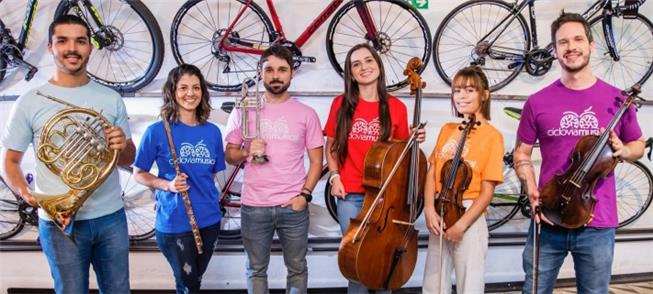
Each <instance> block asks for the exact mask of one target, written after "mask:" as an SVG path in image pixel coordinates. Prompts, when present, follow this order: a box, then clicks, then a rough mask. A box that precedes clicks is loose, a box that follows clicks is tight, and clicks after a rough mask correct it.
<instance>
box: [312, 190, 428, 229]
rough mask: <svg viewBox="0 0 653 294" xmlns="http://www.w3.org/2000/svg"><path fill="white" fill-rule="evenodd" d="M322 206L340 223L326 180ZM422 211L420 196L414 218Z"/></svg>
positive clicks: (422, 198)
mask: <svg viewBox="0 0 653 294" xmlns="http://www.w3.org/2000/svg"><path fill="white" fill-rule="evenodd" d="M324 204H325V205H326V209H327V211H328V212H329V215H330V216H331V218H332V219H333V220H334V221H335V222H336V223H340V221H338V204H337V200H336V197H334V196H331V184H330V183H329V181H328V180H327V183H326V185H325V186H324ZM423 211H424V197H423V196H422V195H420V196H418V198H417V215H416V216H415V219H417V218H419V216H420V215H422V212H423Z"/></svg>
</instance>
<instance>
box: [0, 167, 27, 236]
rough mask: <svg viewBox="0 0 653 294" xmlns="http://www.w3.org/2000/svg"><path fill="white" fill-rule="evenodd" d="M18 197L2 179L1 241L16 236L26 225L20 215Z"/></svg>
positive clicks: (0, 182) (0, 201) (0, 198)
mask: <svg viewBox="0 0 653 294" xmlns="http://www.w3.org/2000/svg"><path fill="white" fill-rule="evenodd" d="M18 197H19V196H18V195H16V194H14V192H13V191H11V189H9V187H7V185H6V184H5V180H4V179H3V178H1V177H0V240H6V239H9V238H11V237H13V236H15V235H16V234H18V232H20V230H22V229H23V226H24V225H25V220H23V218H21V217H20V214H19V213H18V203H19V202H18V199H19V198H18Z"/></svg>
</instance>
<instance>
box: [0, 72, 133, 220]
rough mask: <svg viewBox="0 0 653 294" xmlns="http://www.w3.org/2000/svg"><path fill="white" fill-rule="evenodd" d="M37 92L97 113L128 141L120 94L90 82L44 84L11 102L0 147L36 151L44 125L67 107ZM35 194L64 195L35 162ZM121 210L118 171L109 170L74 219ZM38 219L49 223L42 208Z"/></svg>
mask: <svg viewBox="0 0 653 294" xmlns="http://www.w3.org/2000/svg"><path fill="white" fill-rule="evenodd" d="M37 91H40V92H41V93H43V94H45V95H50V96H54V97H56V98H58V99H61V100H63V101H65V102H68V103H72V104H73V105H76V106H79V107H84V108H90V109H93V110H95V111H97V112H101V114H102V116H104V118H106V119H107V120H108V121H109V122H110V123H111V124H112V125H114V126H116V127H120V128H122V130H123V132H124V133H125V137H127V139H129V138H131V132H130V131H129V124H128V123H127V110H126V108H125V104H124V103H123V101H122V98H121V97H120V95H119V94H118V93H117V92H116V91H114V90H111V89H110V88H107V87H105V86H102V85H100V84H98V83H96V82H94V81H89V82H88V83H87V84H86V85H83V86H80V87H75V88H66V87H60V86H56V85H53V84H50V83H46V84H45V85H43V86H40V87H37V88H35V89H32V90H30V91H28V92H26V93H25V94H23V95H21V96H20V97H19V98H18V100H16V102H15V103H14V105H13V107H12V109H11V113H10V114H9V119H8V120H7V125H6V126H5V129H4V131H3V133H2V136H1V137H0V145H2V147H3V148H7V149H10V150H14V151H18V152H23V153H24V152H25V151H26V150H27V147H28V146H29V145H30V144H32V145H33V147H34V150H35V151H36V150H38V149H39V141H40V139H41V133H42V132H43V128H44V127H45V124H46V123H47V122H48V120H49V119H50V118H52V117H53V116H54V115H55V114H56V113H57V112H59V111H61V110H63V109H66V108H68V107H67V106H65V105H63V104H60V103H58V102H55V101H52V100H50V99H48V98H45V97H43V96H40V95H37V94H36V92H37ZM35 186H36V187H35V188H36V192H40V193H43V194H47V195H58V194H62V193H65V192H68V191H69V190H70V188H68V186H66V185H65V184H64V183H63V181H61V178H60V177H59V175H56V174H54V173H53V172H52V171H50V170H49V169H48V167H47V166H45V164H43V162H41V161H40V160H36V176H35ZM122 207H123V203H122V195H121V189H120V180H119V177H118V171H117V170H116V169H113V171H112V172H111V174H110V175H109V176H108V177H107V178H106V180H105V181H104V182H103V183H102V185H100V187H98V188H97V189H96V190H95V191H94V192H93V194H91V196H90V197H89V198H88V199H87V200H86V201H85V202H84V205H82V207H81V208H80V209H79V210H78V211H77V214H76V215H75V220H88V219H94V218H98V217H101V216H105V215H108V214H111V213H114V212H116V211H117V210H119V209H121V208H122ZM39 217H40V218H43V219H47V220H49V218H48V216H47V214H46V213H45V212H44V211H43V209H39Z"/></svg>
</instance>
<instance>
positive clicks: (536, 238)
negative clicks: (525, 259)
mask: <svg viewBox="0 0 653 294" xmlns="http://www.w3.org/2000/svg"><path fill="white" fill-rule="evenodd" d="M541 215H542V207H541V206H540V205H537V206H535V213H534V214H533V230H534V231H533V251H534V252H533V261H532V263H533V271H532V272H533V289H532V291H531V292H532V293H533V294H537V288H538V284H539V276H540V234H541V233H542V223H541V221H542V219H541V218H540V222H537V221H536V216H541Z"/></svg>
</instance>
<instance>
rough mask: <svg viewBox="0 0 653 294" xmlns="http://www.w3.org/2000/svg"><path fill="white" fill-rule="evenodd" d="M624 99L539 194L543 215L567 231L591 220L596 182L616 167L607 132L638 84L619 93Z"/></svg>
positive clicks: (634, 95) (630, 101)
mask: <svg viewBox="0 0 653 294" xmlns="http://www.w3.org/2000/svg"><path fill="white" fill-rule="evenodd" d="M622 93H623V94H624V95H625V96H627V98H626V99H625V100H624V101H623V102H621V101H619V100H620V99H619V97H617V98H615V99H616V100H617V103H619V102H621V106H620V107H619V109H618V110H617V112H616V113H615V115H614V117H613V118H612V120H610V123H609V124H608V126H607V127H606V128H605V131H604V132H603V133H602V134H601V135H600V136H596V135H587V136H583V137H582V138H580V140H578V142H577V143H576V145H575V146H574V150H573V151H572V153H571V156H570V162H571V163H570V165H569V167H568V168H567V170H566V171H565V172H564V173H563V174H561V175H555V176H553V178H552V179H551V180H549V182H547V183H546V184H545V185H544V186H543V187H542V191H541V192H540V206H541V207H542V214H544V216H546V217H547V218H548V219H549V220H550V221H551V222H553V223H554V224H556V225H559V226H561V227H563V228H567V229H576V228H580V227H583V226H585V225H587V224H588V223H589V222H590V221H591V220H592V213H593V211H594V205H595V204H596V198H595V197H594V188H595V187H596V184H597V182H598V181H599V180H600V179H602V178H604V177H606V176H607V175H608V174H609V173H610V172H611V171H612V170H613V169H614V167H615V166H616V165H617V159H616V158H614V157H613V156H612V149H611V148H610V146H609V145H608V139H609V138H610V131H612V130H613V129H614V128H615V126H616V125H617V123H618V122H619V119H621V117H622V116H623V115H624V113H626V111H627V110H628V107H630V106H631V105H632V104H635V103H636V102H635V100H636V99H639V100H644V99H642V98H640V97H638V96H637V94H639V93H640V88H639V85H635V86H633V87H632V88H631V89H629V90H627V91H624V92H622Z"/></svg>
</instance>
